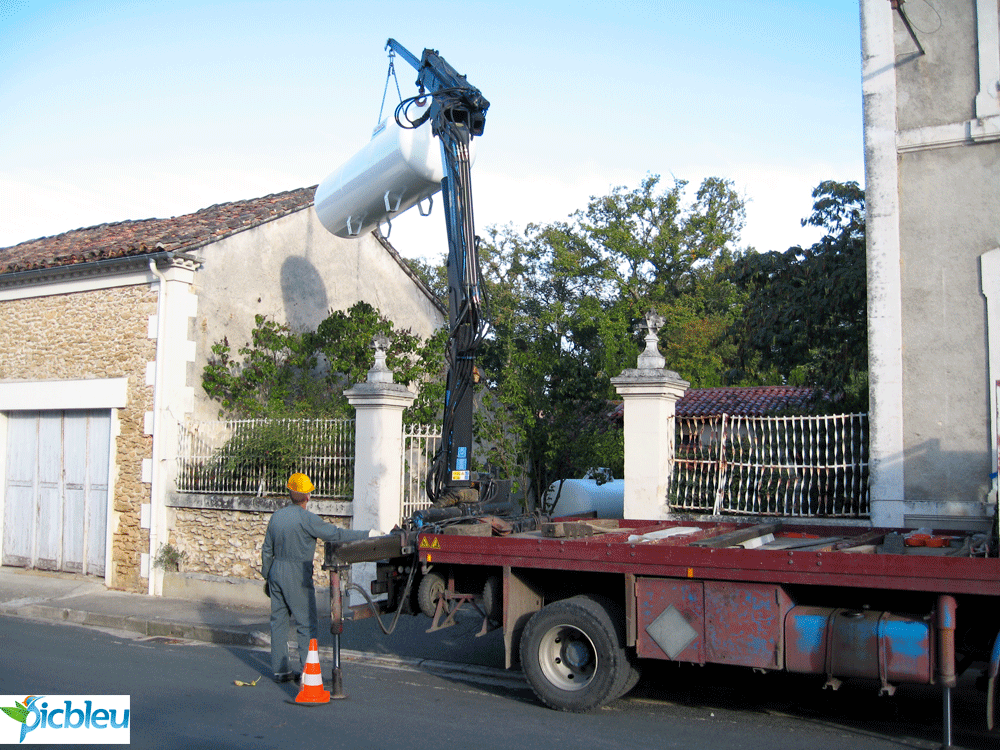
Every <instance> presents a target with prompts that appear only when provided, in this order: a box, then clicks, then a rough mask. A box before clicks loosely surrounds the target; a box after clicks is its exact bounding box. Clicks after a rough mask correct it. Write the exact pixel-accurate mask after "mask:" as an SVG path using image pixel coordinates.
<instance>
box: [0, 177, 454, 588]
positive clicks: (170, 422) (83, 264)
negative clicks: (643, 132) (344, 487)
mask: <svg viewBox="0 0 1000 750" xmlns="http://www.w3.org/2000/svg"><path fill="white" fill-rule="evenodd" d="M312 196H313V189H312V188H303V189H301V190H295V191H289V192H287V193H281V194H277V195H272V196H266V197H264V198H258V199H254V200H248V201H237V202H234V203H228V204H221V205H217V206H212V207H210V208H207V209H203V210H202V211H198V212H196V213H194V214H189V215H186V216H180V217H174V218H171V219H149V220H145V221H126V222H117V223H114V224H104V225H101V226H97V227H90V228H86V229H79V230H74V231H72V232H67V233H65V234H62V235H58V236H55V237H45V238H40V239H37V240H32V241H29V242H25V243H21V244H19V245H16V246H14V247H10V248H3V249H0V457H2V459H3V460H2V461H0V488H2V490H3V492H2V495H0V523H2V533H0V562H2V564H5V565H18V566H23V567H37V568H43V569H51V570H62V571H69V572H79V573H85V574H92V575H97V576H103V577H104V578H105V581H106V583H107V585H108V586H109V587H111V588H116V589H123V590H128V591H146V592H149V593H160V592H161V590H162V571H161V570H159V569H158V568H156V567H155V566H154V565H153V561H154V559H155V557H156V554H157V552H158V551H159V550H160V549H161V548H162V547H163V546H164V545H165V544H168V543H170V544H172V545H174V546H177V547H180V548H181V549H182V550H185V551H188V553H189V555H192V556H195V557H196V558H197V559H195V560H193V561H192V562H193V564H194V567H195V568H196V569H205V570H213V571H215V572H219V573H222V574H226V573H228V572H231V571H234V570H237V571H240V572H246V573H248V574H252V566H251V564H250V561H254V560H259V546H260V544H259V541H260V540H259V539H258V538H257V537H262V536H263V527H264V526H266V523H267V513H268V512H269V510H270V509H272V508H271V506H273V504H274V502H273V500H272V501H271V505H267V504H266V503H265V504H264V505H262V506H261V507H260V508H257V507H256V506H254V507H253V508H244V510H243V511H240V510H238V509H219V508H200V507H184V505H183V504H180V506H179V505H178V502H177V501H176V499H172V496H173V494H174V493H172V489H173V481H174V476H175V472H176V459H177V450H178V439H179V432H180V429H181V427H182V425H183V424H184V423H185V421H186V420H189V419H191V418H206V417H215V416H216V415H217V413H218V406H217V405H216V404H214V403H213V402H210V401H209V400H208V399H207V397H206V396H205V395H204V392H203V391H202V389H201V386H200V383H201V372H202V369H203V368H204V365H205V363H206V362H207V361H208V358H209V356H210V355H211V346H212V344H213V343H215V342H216V341H219V340H221V339H222V338H223V337H227V338H228V339H229V340H230V341H231V342H232V343H233V344H234V348H238V347H239V346H241V345H242V343H243V342H245V341H247V340H248V339H249V338H250V331H251V330H252V328H253V326H254V316H255V315H256V314H264V315H267V316H268V317H269V318H271V319H272V320H276V321H278V322H281V323H288V324H289V325H290V326H291V327H292V328H293V329H294V330H306V329H308V328H310V327H315V326H316V325H317V324H318V323H319V322H320V321H321V320H322V319H323V318H325V317H326V316H327V315H328V314H329V312H330V311H331V310H336V309H346V308H347V307H349V306H350V305H352V304H354V303H355V302H357V301H359V300H363V301H366V302H369V303H370V304H372V305H373V306H374V307H376V308H377V309H379V310H380V311H381V312H382V313H383V314H385V315H386V316H387V317H389V318H390V319H391V320H393V321H394V323H395V324H396V325H397V326H402V327H408V328H411V329H412V330H413V331H414V332H415V333H417V334H420V335H422V336H426V335H428V334H429V333H431V332H432V331H433V330H434V329H435V328H437V327H439V326H440V325H442V324H443V322H444V319H445V318H444V310H443V308H442V307H441V304H440V303H439V302H438V301H437V300H436V299H435V298H434V296H433V295H432V294H431V293H430V291H429V290H428V289H427V288H426V286H424V285H423V284H422V283H421V282H420V281H419V280H418V279H417V278H416V276H415V275H414V274H413V273H412V271H411V270H410V269H409V268H408V267H407V265H406V263H405V262H404V261H403V260H402V259H401V258H400V257H399V255H398V254H397V253H396V251H395V249H393V248H392V246H391V245H389V243H388V242H387V241H385V240H384V239H383V238H382V237H381V236H380V235H378V234H377V233H373V234H371V235H367V236H366V237H364V238H361V239H352V240H343V239H340V238H337V237H334V236H333V235H331V234H329V233H328V232H326V231H325V230H324V229H323V227H322V226H321V225H320V223H319V221H318V219H317V218H316V216H315V212H314V211H313V209H312ZM237 505H238V504H237ZM338 505H347V506H349V503H348V504H343V503H340V504H338ZM265 506H267V507H265ZM329 510H339V511H340V513H338V515H342V516H346V517H348V518H349V516H350V508H349V507H347V508H346V509H345V508H338V509H329ZM241 513H242V515H241ZM338 520H339V521H340V522H341V523H343V522H344V518H343V517H341V518H339V519H338ZM244 546H245V548H244V549H242V550H241V549H240V548H241V547H244ZM223 551H224V552H225V554H223ZM227 555H228V556H229V557H233V560H229V559H228V557H227ZM220 556H221V557H220ZM223 558H225V559H223Z"/></svg>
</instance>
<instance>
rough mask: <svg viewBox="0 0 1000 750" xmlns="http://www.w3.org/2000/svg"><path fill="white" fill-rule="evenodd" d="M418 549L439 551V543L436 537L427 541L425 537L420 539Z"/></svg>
mask: <svg viewBox="0 0 1000 750" xmlns="http://www.w3.org/2000/svg"><path fill="white" fill-rule="evenodd" d="M420 549H441V542H439V541H438V538H437V537H434V538H433V539H432V540H430V541H428V540H427V537H421V538H420Z"/></svg>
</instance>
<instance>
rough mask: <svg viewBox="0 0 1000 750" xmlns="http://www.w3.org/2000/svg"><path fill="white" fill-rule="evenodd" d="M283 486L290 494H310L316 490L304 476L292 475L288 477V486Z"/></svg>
mask: <svg viewBox="0 0 1000 750" xmlns="http://www.w3.org/2000/svg"><path fill="white" fill-rule="evenodd" d="M285 486H286V487H288V489H290V490H291V491H292V492H312V491H313V490H314V489H316V488H315V487H313V483H312V482H310V481H309V477H307V476H306V475H305V474H292V475H291V476H290V477H288V484H287V485H285Z"/></svg>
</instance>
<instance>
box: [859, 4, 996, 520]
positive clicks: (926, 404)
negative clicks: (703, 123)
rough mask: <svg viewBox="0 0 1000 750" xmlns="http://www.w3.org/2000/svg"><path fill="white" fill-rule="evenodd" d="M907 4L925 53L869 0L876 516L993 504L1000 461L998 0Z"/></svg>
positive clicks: (966, 510) (930, 516)
mask: <svg viewBox="0 0 1000 750" xmlns="http://www.w3.org/2000/svg"><path fill="white" fill-rule="evenodd" d="M903 10H904V12H906V13H907V14H908V15H909V16H910V18H911V21H913V26H914V29H915V33H916V35H917V37H918V38H919V39H920V42H921V46H922V47H923V48H924V50H925V53H924V54H919V52H918V50H917V48H916V46H915V45H914V43H913V40H912V39H911V38H910V36H909V34H908V32H907V31H906V29H905V27H904V26H903V24H902V21H901V20H900V19H899V17H898V14H897V13H896V12H895V11H894V10H893V9H892V7H891V4H890V3H888V2H884V1H883V0H862V1H861V29H862V54H863V76H864V81H863V88H864V103H865V156H866V179H867V185H866V188H867V196H868V274H869V278H868V288H869V351H870V370H871V424H872V438H871V467H872V474H871V476H872V478H871V482H872V486H871V489H872V517H873V521H874V522H875V523H876V524H879V525H892V526H895V525H913V524H914V523H920V524H923V525H926V524H927V523H928V522H929V521H933V520H934V518H935V517H938V516H940V517H945V516H955V515H958V516H977V515H978V516H983V515H985V514H987V513H988V512H989V511H990V508H989V507H988V506H986V505H984V504H983V501H984V500H985V499H986V498H987V496H988V494H989V492H990V488H991V484H992V483H991V480H990V473H991V472H994V471H995V470H996V455H995V442H996V441H995V429H991V424H992V422H993V420H994V416H993V411H994V409H993V406H992V405H991V404H992V402H993V398H994V397H993V395H992V393H991V390H992V385H991V378H992V377H993V376H992V375H991V372H990V365H989V360H990V359H991V358H992V357H993V356H994V355H993V354H992V353H991V352H990V351H988V349H989V348H990V347H988V346H987V336H988V335H989V336H991V337H992V334H991V333H988V330H987V328H988V327H987V320H986V318H987V310H986V299H985V297H984V293H988V292H987V289H988V288H989V286H990V285H991V284H992V281H991V280H990V279H987V278H985V275H986V274H987V273H988V270H987V269H988V268H989V267H990V266H989V263H984V264H983V265H982V266H981V265H980V258H981V257H983V256H984V254H986V253H988V252H989V251H990V250H991V249H993V248H995V247H997V245H998V244H1000V226H998V225H997V223H996V217H997V216H998V215H1000V179H998V174H1000V32H998V23H1000V3H998V2H997V0H976V2H975V3H956V4H949V5H948V6H947V11H948V12H947V13H944V12H940V13H938V12H937V11H936V10H935V9H934V8H933V7H932V6H930V5H928V4H926V3H924V4H917V3H908V4H906V5H904V6H903ZM920 14H931V16H932V17H931V16H929V17H928V18H926V19H925V18H923V17H922V16H920ZM925 21H926V23H925ZM931 21H933V23H930V22H931ZM931 29H932V30H931ZM981 272H982V273H983V274H984V277H983V278H982V283H980V273H981Z"/></svg>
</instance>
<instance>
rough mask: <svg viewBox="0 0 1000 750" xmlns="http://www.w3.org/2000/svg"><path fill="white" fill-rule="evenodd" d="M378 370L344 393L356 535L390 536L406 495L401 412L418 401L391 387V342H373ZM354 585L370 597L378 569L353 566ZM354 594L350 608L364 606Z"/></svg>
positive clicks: (380, 339)
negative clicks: (350, 423)
mask: <svg viewBox="0 0 1000 750" xmlns="http://www.w3.org/2000/svg"><path fill="white" fill-rule="evenodd" d="M373 346H374V348H375V365H374V366H373V367H372V369H370V370H369V371H368V379H367V381H365V382H364V383H358V384H357V385H355V386H354V387H352V388H349V389H348V390H346V391H344V395H345V396H347V400H348V402H349V403H350V404H351V406H353V407H354V408H355V410H356V411H357V414H356V417H355V420H356V421H355V432H354V522H353V524H352V526H353V528H355V529H377V530H378V531H381V532H387V531H389V530H390V529H391V528H392V527H393V526H395V525H396V524H398V523H399V514H400V498H401V493H402V479H401V476H402V461H403V410H404V409H406V407H408V406H409V405H410V404H412V403H413V400H414V399H415V398H416V396H415V395H414V394H413V393H411V392H410V391H409V390H408V389H407V387H406V386H405V385H398V384H396V383H393V382H392V371H391V370H390V369H389V368H388V367H387V366H386V364H385V353H386V349H388V347H389V340H388V339H387V338H386V337H385V336H379V337H377V338H376V339H375V341H374V342H373ZM352 577H353V580H354V582H355V583H358V584H359V585H360V586H361V587H362V588H364V589H365V590H366V591H367V590H368V584H369V583H371V581H373V580H375V564H374V563H362V564H360V565H355V566H354V571H353V576H352ZM361 601H362V600H361V598H360V596H357V597H356V594H355V592H352V594H351V604H352V605H354V604H360V603H361Z"/></svg>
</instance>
